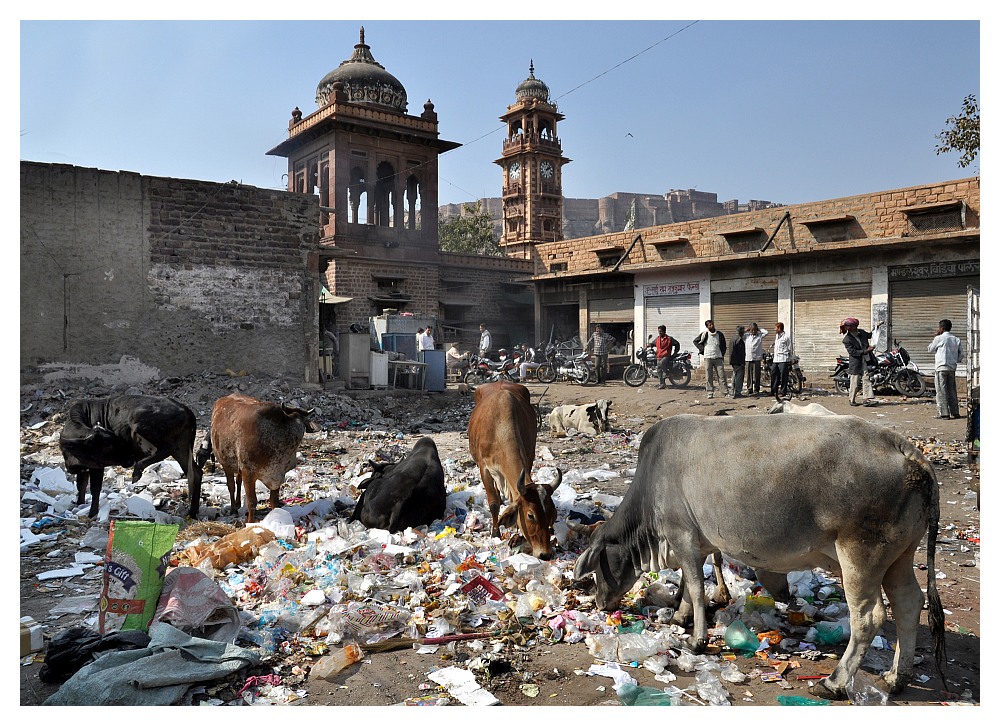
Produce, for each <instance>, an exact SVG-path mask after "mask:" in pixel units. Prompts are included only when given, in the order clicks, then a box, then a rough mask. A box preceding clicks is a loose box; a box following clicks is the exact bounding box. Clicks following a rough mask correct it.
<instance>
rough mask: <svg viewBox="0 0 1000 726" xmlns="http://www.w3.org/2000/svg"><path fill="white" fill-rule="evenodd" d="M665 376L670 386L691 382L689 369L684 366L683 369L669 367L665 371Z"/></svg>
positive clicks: (684, 384)
mask: <svg viewBox="0 0 1000 726" xmlns="http://www.w3.org/2000/svg"><path fill="white" fill-rule="evenodd" d="M667 378H669V379H670V385H671V386H676V387H680V386H686V385H687V384H689V383H690V382H691V369H690V368H687V367H685V368H684V369H683V370H680V371H678V370H676V369H673V368H671V369H670V370H669V371H667Z"/></svg>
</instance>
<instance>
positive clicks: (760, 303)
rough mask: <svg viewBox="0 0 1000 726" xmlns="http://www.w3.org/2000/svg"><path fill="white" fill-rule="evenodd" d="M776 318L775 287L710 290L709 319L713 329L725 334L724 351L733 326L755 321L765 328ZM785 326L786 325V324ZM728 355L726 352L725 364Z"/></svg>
mask: <svg viewBox="0 0 1000 726" xmlns="http://www.w3.org/2000/svg"><path fill="white" fill-rule="evenodd" d="M777 319H778V290H777V288H775V289H773V290H741V291H740V292H716V293H712V320H713V321H714V322H715V329H716V330H721V331H722V334H723V335H725V336H726V346H727V348H726V349H727V350H728V348H729V345H730V341H731V340H734V339H735V337H736V328H737V326H739V325H742V326H743V327H745V328H749V327H750V323H757V325H759V326H760V327H762V328H765V329H766V330H769V331H770V330H771V329H772V328H773V327H774V323H775V321H777ZM785 327H786V329H787V328H788V327H789V326H788V325H787V324H786V326H785ZM728 358H729V354H728V353H727V354H726V359H727V360H726V362H727V363H728V362H729V361H728Z"/></svg>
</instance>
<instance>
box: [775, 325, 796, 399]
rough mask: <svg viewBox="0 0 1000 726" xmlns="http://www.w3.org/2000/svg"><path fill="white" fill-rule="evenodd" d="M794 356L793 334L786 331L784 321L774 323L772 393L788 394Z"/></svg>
mask: <svg viewBox="0 0 1000 726" xmlns="http://www.w3.org/2000/svg"><path fill="white" fill-rule="evenodd" d="M791 357H792V336H791V335H789V334H788V333H786V332H785V324H784V323H775V324H774V361H773V363H772V365H771V395H772V396H774V397H775V398H778V393H779V390H780V393H781V396H782V397H785V396H787V395H788V366H789V362H788V361H789V359H790V358H791Z"/></svg>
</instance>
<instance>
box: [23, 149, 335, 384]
mask: <svg viewBox="0 0 1000 726" xmlns="http://www.w3.org/2000/svg"><path fill="white" fill-rule="evenodd" d="M318 220H319V209H318V202H317V200H316V198H315V197H313V196H310V195H300V194H290V193H287V192H277V191H270V190H264V189H257V188H254V187H247V186H242V185H239V184H235V183H230V184H217V183H212V182H202V181H192V180H183V179H169V178H161V177H147V176H142V175H139V174H134V173H131V172H111V171H102V170H98V169H87V168H81V167H74V166H67V165H60V164H39V163H34V162H21V257H20V274H21V336H20V343H21V356H20V363H21V371H22V378H25V377H29V376H30V375H31V373H32V372H33V371H35V370H37V367H38V366H40V365H43V364H49V365H48V366H47V367H50V368H51V364H58V365H65V366H67V367H68V368H69V367H72V366H74V365H79V364H88V365H104V364H108V363H117V362H118V361H119V360H121V359H122V357H123V356H124V357H126V358H128V359H132V360H138V361H141V362H142V363H143V364H145V365H148V366H153V367H155V368H157V369H159V371H160V372H161V374H162V375H164V376H166V375H187V374H193V373H197V372H200V371H204V370H215V371H222V370H224V369H226V368H230V369H232V370H234V371H239V370H241V369H242V370H247V371H249V372H254V373H258V374H264V375H273V376H287V377H290V378H293V379H298V380H301V379H302V378H303V377H304V376H305V375H306V371H307V368H311V366H307V362H306V361H307V353H306V351H307V345H306V341H307V339H309V337H310V336H312V337H316V335H317V334H318V333H317V332H316V330H317V310H318V307H317V302H316V301H317V298H318V286H317V284H318V276H317V275H316V274H315V273H310V272H308V269H309V263H308V259H309V258H308V253H309V252H310V251H312V250H314V248H315V245H316V241H317V240H318Z"/></svg>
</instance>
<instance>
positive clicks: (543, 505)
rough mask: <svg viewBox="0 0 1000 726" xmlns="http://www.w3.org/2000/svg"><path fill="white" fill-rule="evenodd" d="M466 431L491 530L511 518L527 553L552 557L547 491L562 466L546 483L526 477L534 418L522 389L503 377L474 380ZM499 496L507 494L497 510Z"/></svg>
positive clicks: (551, 516)
mask: <svg viewBox="0 0 1000 726" xmlns="http://www.w3.org/2000/svg"><path fill="white" fill-rule="evenodd" d="M468 433H469V452H470V453H471V454H472V458H473V460H474V461H475V462H476V463H477V464H478V465H479V473H480V475H481V476H482V479H483V487H484V488H485V489H486V498H487V500H488V502H489V507H490V515H491V516H492V519H493V532H492V534H493V536H494V537H499V536H500V525H501V524H502V525H504V526H505V527H508V528H510V527H512V526H513V525H514V523H515V522H516V523H517V527H518V529H519V530H520V532H521V534H522V535H523V536H524V538H525V540H526V541H527V543H528V547H529V548H530V550H531V554H532V555H533V556H535V557H538V558H540V559H543V560H549V559H552V555H553V551H552V535H553V527H552V525H553V524H554V523H555V520H556V507H555V504H554V503H553V501H552V492H554V491H555V490H556V488H557V487H558V486H559V484H560V482H561V481H562V470H561V469H556V478H555V480H554V481H552V482H551V483H548V484H535V483H534V482H532V481H531V467H532V464H534V461H535V440H536V437H537V435H538V420H537V419H536V417H535V409H534V407H533V406H532V405H531V394H530V393H529V392H528V389H527V388H525V387H524V386H522V385H521V384H520V383H511V382H508V381H497V382H495V383H487V384H485V385H482V386H478V387H477V388H476V393H475V398H474V399H473V409H472V415H471V416H469V429H468ZM502 498H506V499H507V500H509V504H508V505H507V508H506V509H505V510H504V511H503V513H501V512H500V504H501V499H502Z"/></svg>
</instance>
